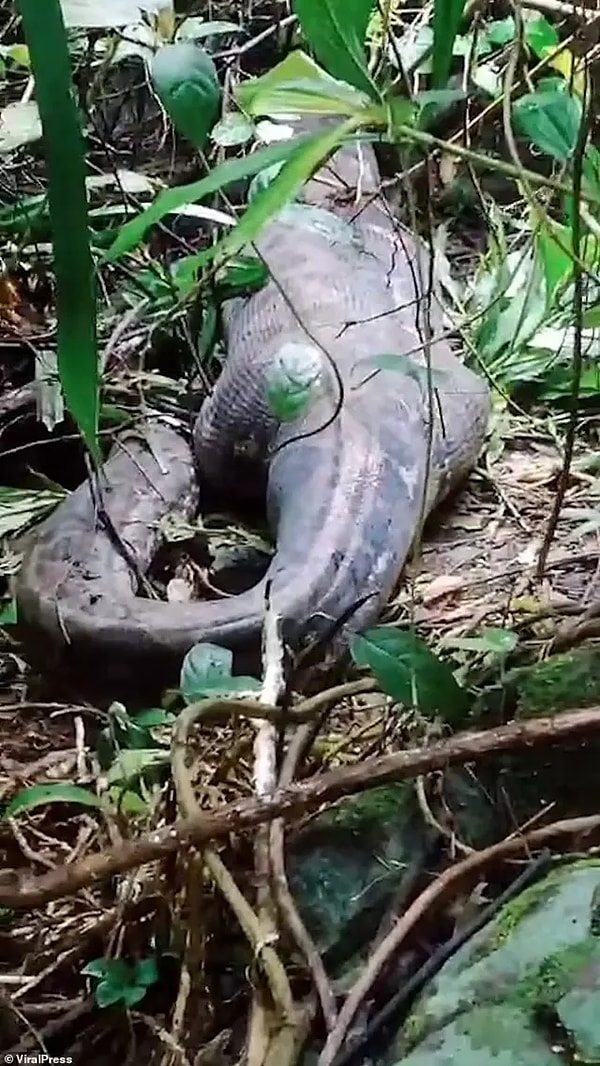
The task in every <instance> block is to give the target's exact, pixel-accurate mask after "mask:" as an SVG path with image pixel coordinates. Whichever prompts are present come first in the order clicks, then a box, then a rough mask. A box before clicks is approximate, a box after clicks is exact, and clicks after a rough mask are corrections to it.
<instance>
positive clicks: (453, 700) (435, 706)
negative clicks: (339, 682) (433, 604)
mask: <svg viewBox="0 0 600 1066" xmlns="http://www.w3.org/2000/svg"><path fill="white" fill-rule="evenodd" d="M351 653H352V658H353V659H354V662H355V663H356V665H357V666H368V667H369V668H370V670H371V671H372V673H373V674H374V676H375V677H376V679H377V681H378V682H379V684H380V685H381V687H382V689H383V691H384V692H386V693H387V695H388V696H391V697H392V699H394V700H395V701H396V702H397V703H403V704H405V705H406V706H408V707H417V708H418V709H419V711H421V712H422V713H423V714H435V713H440V714H441V715H442V716H443V719H444V721H446V722H452V721H454V720H456V719H457V718H459V717H461V716H462V715H464V714H465V713H466V712H467V711H468V708H469V699H468V695H467V693H466V692H465V690H464V689H463V688H461V687H460V685H458V683H457V682H456V680H455V678H454V675H453V673H452V671H451V669H450V667H449V666H447V665H446V663H444V662H442V661H441V660H440V659H438V658H437V656H435V655H434V654H433V652H431V651H430V650H429V648H428V647H427V645H426V644H425V643H424V642H423V641H422V640H420V638H419V637H418V636H417V635H416V634H415V633H414V632H412V630H401V629H395V628H393V627H387V626H375V628H373V629H369V630H367V631H366V632H365V633H363V634H359V635H356V636H354V637H353V640H352V646H351Z"/></svg>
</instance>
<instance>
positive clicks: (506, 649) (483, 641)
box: [444, 626, 519, 657]
mask: <svg viewBox="0 0 600 1066" xmlns="http://www.w3.org/2000/svg"><path fill="white" fill-rule="evenodd" d="M518 643H519V638H518V636H517V634H516V633H513V631H512V630H511V629H500V628H497V627H495V626H490V627H489V628H488V629H484V630H483V632H482V633H481V636H479V637H451V638H448V639H447V640H445V641H444V646H445V647H446V648H456V649H458V650H460V651H477V652H483V653H485V654H486V655H499V656H501V657H502V656H505V655H508V654H509V653H510V652H511V651H514V649H515V648H516V646H517V644H518Z"/></svg>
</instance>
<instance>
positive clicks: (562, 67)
mask: <svg viewBox="0 0 600 1066" xmlns="http://www.w3.org/2000/svg"><path fill="white" fill-rule="evenodd" d="M525 39H526V41H527V44H528V45H529V47H530V48H531V49H532V51H533V52H535V54H536V56H538V58H539V59H545V58H546V57H547V56H549V55H550V54H551V53H552V52H554V51H555V50H556V49H557V48H558V46H559V45H560V37H559V35H558V33H557V31H556V29H555V28H554V26H552V25H551V23H549V22H548V20H547V19H546V18H544V16H543V15H540V16H539V18H537V19H530V20H528V21H527V22H526V23H525ZM549 65H550V66H551V67H554V69H555V70H558V71H559V72H560V73H561V74H562V75H563V77H564V79H565V81H566V82H567V84H568V85H570V86H572V88H573V91H574V92H575V93H577V95H578V96H580V97H582V96H583V95H584V92H585V72H584V69H583V66H582V63H581V60H579V59H578V58H577V57H576V56H575V55H574V54H573V52H572V51H571V49H569V48H563V49H562V50H561V51H560V52H559V53H558V55H556V56H553V57H552V59H550V60H549Z"/></svg>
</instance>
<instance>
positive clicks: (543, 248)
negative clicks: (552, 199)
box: [535, 216, 573, 307]
mask: <svg viewBox="0 0 600 1066" xmlns="http://www.w3.org/2000/svg"><path fill="white" fill-rule="evenodd" d="M535 239H536V245H537V250H538V254H539V257H540V260H541V263H542V267H543V270H544V278H545V280H546V297H547V303H548V307H552V306H553V303H554V299H555V296H556V293H557V292H558V290H559V289H562V288H564V286H565V285H566V284H567V282H569V281H570V280H571V278H572V276H573V258H572V256H571V254H570V252H571V248H572V238H571V230H570V228H569V227H568V226H561V225H559V223H558V222H554V221H553V220H552V219H551V218H549V217H548V216H546V218H545V219H544V221H543V222H542V224H541V226H540V227H539V228H538V230H537V233H536V238H535Z"/></svg>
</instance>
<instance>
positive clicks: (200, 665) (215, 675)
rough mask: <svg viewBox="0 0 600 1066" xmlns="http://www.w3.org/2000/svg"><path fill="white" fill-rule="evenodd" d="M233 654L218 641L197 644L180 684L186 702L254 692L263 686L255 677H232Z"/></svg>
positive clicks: (183, 666)
mask: <svg viewBox="0 0 600 1066" xmlns="http://www.w3.org/2000/svg"><path fill="white" fill-rule="evenodd" d="M232 666H233V653H232V652H231V651H229V649H228V648H221V647H219V645H218V644H209V643H202V644H195V645H194V647H193V648H191V649H190V651H188V653H187V655H186V657H185V659H184V660H183V665H182V667H181V677H180V681H179V687H180V689H181V695H182V696H183V698H184V700H185V702H186V703H196V702H197V700H202V699H207V698H209V699H210V698H213V697H215V696H227V695H240V694H242V693H253V692H257V691H259V689H260V682H259V681H257V679H256V678H255V677H233V676H232V674H231V668H232Z"/></svg>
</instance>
